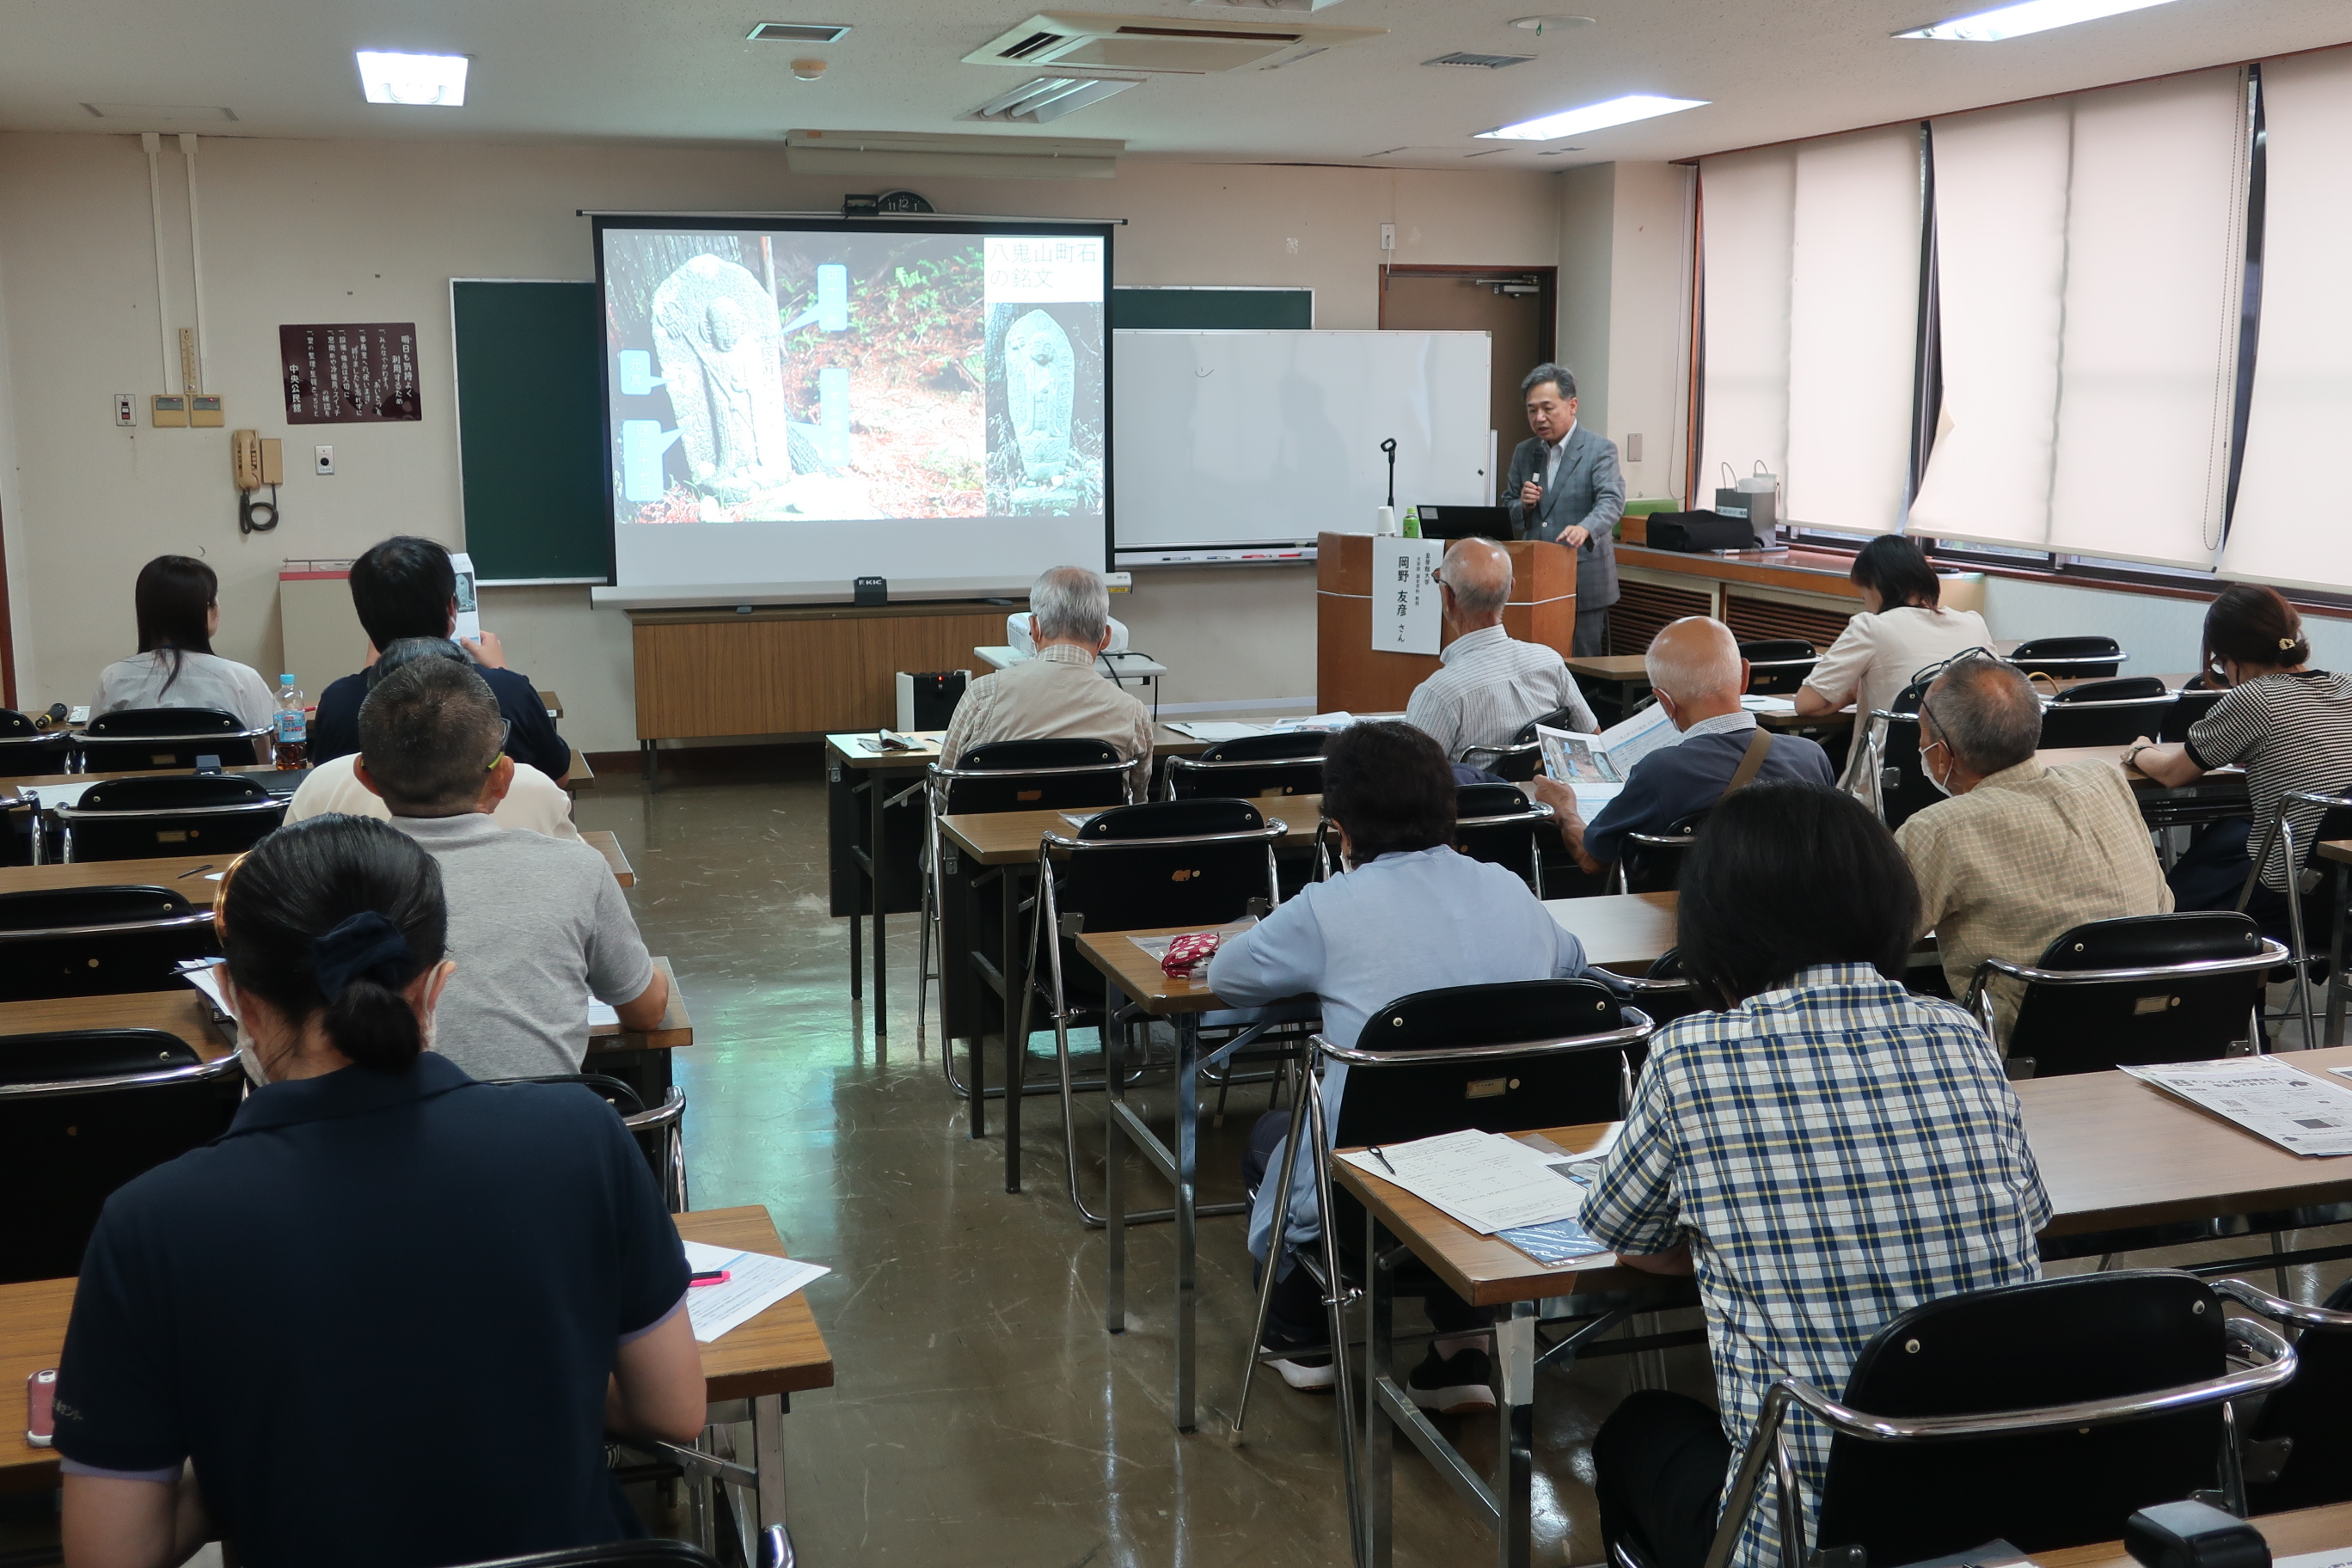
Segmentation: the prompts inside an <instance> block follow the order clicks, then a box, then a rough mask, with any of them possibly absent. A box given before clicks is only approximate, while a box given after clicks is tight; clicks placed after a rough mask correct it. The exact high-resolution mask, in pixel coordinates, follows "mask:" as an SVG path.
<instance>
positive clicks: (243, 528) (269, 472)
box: [228, 430, 286, 533]
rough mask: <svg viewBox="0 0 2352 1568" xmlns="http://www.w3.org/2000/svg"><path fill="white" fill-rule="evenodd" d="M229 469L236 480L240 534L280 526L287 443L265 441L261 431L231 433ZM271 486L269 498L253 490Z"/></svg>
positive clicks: (265, 531) (237, 521)
mask: <svg viewBox="0 0 2352 1568" xmlns="http://www.w3.org/2000/svg"><path fill="white" fill-rule="evenodd" d="M228 446H229V468H230V471H231V473H232V474H233V475H234V476H235V478H236V490H237V500H236V528H237V531H238V532H239V533H267V532H268V531H270V530H271V529H273V528H276V527H277V526H278V486H279V485H281V484H284V483H285V482H286V444H285V443H284V442H283V441H278V440H264V439H263V438H262V437H261V434H260V432H258V431H255V430H236V431H232V432H230V434H229V438H228ZM264 485H267V486H268V487H269V499H268V500H254V499H253V492H254V491H256V490H257V489H261V488H262V487H263V486H264Z"/></svg>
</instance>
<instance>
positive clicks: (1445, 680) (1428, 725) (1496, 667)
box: [1404, 539, 1600, 762]
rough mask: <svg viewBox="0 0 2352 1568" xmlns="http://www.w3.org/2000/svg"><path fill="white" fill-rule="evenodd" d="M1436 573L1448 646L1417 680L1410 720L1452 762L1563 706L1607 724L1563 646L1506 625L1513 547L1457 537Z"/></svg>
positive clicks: (1507, 739)
mask: <svg viewBox="0 0 2352 1568" xmlns="http://www.w3.org/2000/svg"><path fill="white" fill-rule="evenodd" d="M1437 581H1438V594H1439V596H1440V598H1441V600H1442V601H1443V605H1444V617H1445V637H1446V643H1445V651H1444V653H1441V654H1439V655H1438V656H1437V662H1438V664H1439V667H1440V668H1438V670H1437V671H1436V673H1435V674H1433V675H1432V676H1431V677H1430V678H1429V679H1427V680H1424V681H1423V682H1422V683H1421V684H1420V685H1419V686H1416V687H1414V688H1413V691H1412V698H1411V699H1410V700H1408V701H1407V702H1406V703H1405V710H1404V721H1405V722H1406V723H1408V724H1410V725H1412V727H1413V728H1414V729H1416V730H1419V731H1422V732H1423V733H1424V734H1426V735H1428V736H1429V737H1430V738H1431V739H1433V740H1434V741H1435V742H1437V743H1438V745H1439V747H1440V748H1442V749H1443V750H1444V752H1445V756H1446V760H1447V761H1448V762H1459V761H1461V760H1462V753H1463V752H1464V751H1465V749H1467V748H1469V747H1472V746H1507V745H1509V744H1510V743H1511V742H1512V741H1513V739H1514V738H1515V737H1517V734H1518V732H1519V731H1520V729H1521V728H1522V727H1524V726H1525V725H1526V724H1527V722H1528V720H1530V719H1540V718H1542V717H1543V716H1544V715H1545V714H1547V713H1550V712H1552V711H1554V710H1559V709H1562V708H1564V709H1566V710H1568V723H1567V726H1566V727H1567V728H1569V729H1570V730H1580V731H1588V732H1589V731H1597V730H1598V729H1599V728H1600V725H1598V724H1596V723H1595V722H1593V719H1592V710H1591V709H1590V708H1588V707H1586V706H1585V702H1584V694H1583V693H1582V692H1580V691H1579V690H1578V689H1576V679H1575V678H1574V677H1573V676H1571V675H1570V674H1569V673H1568V665H1567V662H1566V661H1565V660H1563V659H1562V658H1560V657H1559V650H1558V649H1557V648H1549V647H1544V646H1543V645H1542V644H1540V643H1525V642H1517V641H1514V640H1513V639H1512V637H1510V635H1509V634H1508V633H1507V632H1505V631H1504V630H1503V605H1504V604H1505V603H1506V602H1507V601H1508V600H1509V598H1510V596H1511V556H1510V552H1508V551H1507V550H1505V549H1504V548H1503V547H1502V546H1501V545H1499V544H1497V543H1496V542H1494V541H1493V540H1491V539H1463V540H1457V541H1455V542H1454V547H1453V548H1452V549H1451V550H1448V551H1447V552H1445V564H1444V566H1442V567H1440V568H1439V569H1438V573H1437Z"/></svg>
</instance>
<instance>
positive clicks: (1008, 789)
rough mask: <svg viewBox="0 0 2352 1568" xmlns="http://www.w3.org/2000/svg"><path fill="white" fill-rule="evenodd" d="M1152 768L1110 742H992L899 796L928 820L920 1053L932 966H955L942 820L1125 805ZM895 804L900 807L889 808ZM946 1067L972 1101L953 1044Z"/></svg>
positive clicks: (918, 986)
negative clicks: (943, 904) (944, 908)
mask: <svg viewBox="0 0 2352 1568" xmlns="http://www.w3.org/2000/svg"><path fill="white" fill-rule="evenodd" d="M1149 765H1150V758H1149V757H1122V756H1120V755H1119V754H1118V747H1116V746H1114V745H1112V744H1111V743H1110V742H1108V741H1091V740H1079V739H1066V740H1043V741H991V742H986V743H984V744H982V745H978V746H972V747H970V748H968V749H966V750H965V752H963V754H962V755H961V756H959V757H958V758H956V763H955V766H953V767H951V768H943V767H941V766H940V764H938V763H932V764H931V765H930V766H929V767H928V768H926V769H925V770H924V777H923V782H922V784H919V785H915V786H911V787H909V788H908V789H907V790H906V791H904V792H902V793H901V795H899V796H898V797H897V798H898V799H900V800H903V799H905V798H906V797H907V796H908V795H915V794H916V793H917V792H918V791H919V792H920V793H921V795H922V797H923V801H924V804H925V806H926V807H927V809H926V810H925V812H924V817H923V907H922V911H921V914H920V917H919V921H918V923H917V928H916V930H917V937H916V956H915V1045H916V1047H917V1049H920V1048H921V1047H922V1044H923V1040H924V1037H925V1035H926V1034H927V1032H928V1029H929V1018H930V1014H929V1005H930V986H931V983H932V982H933V981H934V980H938V979H940V976H939V975H938V974H936V973H933V971H932V969H931V955H932V953H933V952H938V953H939V956H940V963H948V962H949V959H948V955H947V953H946V952H945V950H944V945H943V942H942V938H941V931H940V891H941V889H940V865H941V860H940V853H941V847H940V817H942V816H949V815H951V814H966V813H970V814H981V813H987V812H998V811H1053V810H1060V809H1066V808H1068V807H1072V806H1076V807H1077V808H1079V809H1081V810H1083V809H1085V808H1087V807H1089V806H1108V805H1126V804H1127V803H1128V802H1129V801H1131V800H1136V799H1139V798H1140V794H1141V792H1140V791H1139V789H1138V787H1137V782H1136V773H1137V771H1138V770H1139V769H1142V768H1146V767H1148V766H1149ZM889 804H893V803H891V802H886V803H885V805H889ZM1009 869H1010V868H998V869H996V870H994V871H991V872H987V873H983V875H985V876H992V877H993V876H1003V875H1006V874H1007V873H1008V871H1009ZM940 1068H941V1069H942V1070H944V1071H945V1073H946V1074H947V1080H948V1087H949V1088H950V1089H952V1090H954V1091H955V1094H956V1097H957V1098H958V1099H960V1100H969V1099H971V1088H970V1087H969V1086H968V1085H966V1084H965V1083H964V1082H963V1081H962V1080H961V1079H958V1078H957V1077H956V1075H955V1051H954V1048H953V1047H952V1046H943V1047H941V1049H940ZM988 1092H990V1093H991V1094H993V1093H994V1092H996V1091H993V1090H990V1091H988Z"/></svg>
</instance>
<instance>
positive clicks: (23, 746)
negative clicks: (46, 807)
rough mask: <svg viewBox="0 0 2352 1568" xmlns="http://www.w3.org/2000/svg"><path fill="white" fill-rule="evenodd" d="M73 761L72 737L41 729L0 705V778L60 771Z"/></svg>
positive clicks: (63, 733) (12, 710)
mask: <svg viewBox="0 0 2352 1568" xmlns="http://www.w3.org/2000/svg"><path fill="white" fill-rule="evenodd" d="M72 765H73V737H72V736H71V735H69V734H68V733H66V731H63V730H44V729H42V728H41V727H40V726H39V725H38V724H37V723H35V722H34V721H33V720H32V719H31V717H30V716H28V715H26V714H23V713H19V712H17V711H16V710H15V709H14V708H0V778H6V779H22V778H32V777H35V776H37V775H39V774H42V773H65V772H67V771H68V769H70V768H71V767H72Z"/></svg>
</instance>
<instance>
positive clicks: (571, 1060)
mask: <svg viewBox="0 0 2352 1568" xmlns="http://www.w3.org/2000/svg"><path fill="white" fill-rule="evenodd" d="M359 730H360V763H359V769H358V773H359V779H360V782H361V783H362V784H365V785H367V787H368V788H370V789H372V790H373V791H374V792H375V793H376V794H377V795H382V796H383V803H384V805H387V806H389V807H390V808H391V810H392V825H393V826H394V827H397V828H399V829H400V830H401V831H402V832H404V833H405V834H407V835H408V836H409V837H412V838H414V839H415V840H416V841H417V842H418V843H419V844H422V845H423V846H425V848H426V849H427V850H428V851H430V852H431V854H432V856H433V858H434V859H435V860H436V861H438V862H439V863H440V867H441V882H442V887H443V889H444V890H445V891H446V895H447V898H448V903H449V956H450V957H451V958H453V959H455V960H457V973H454V974H452V975H451V976H450V977H449V984H448V988H447V989H446V991H444V992H443V993H442V994H441V1005H440V1010H439V1012H438V1013H437V1014H436V1016H435V1027H434V1031H433V1049H435V1050H436V1051H437V1052H439V1053H440V1054H441V1055H443V1056H445V1057H447V1058H449V1059H450V1060H451V1061H454V1062H456V1063H457V1065H458V1066H459V1067H461V1068H464V1069H465V1070H466V1071H467V1072H468V1073H470V1074H472V1075H473V1076H474V1077H475V1078H478V1079H492V1078H530V1077H539V1076H542V1075H545V1074H549V1073H569V1072H578V1071H579V1070H580V1063H581V1058H583V1057H584V1056H585V1055H586V1054H587V1050H588V1003H589V999H590V998H591V997H594V998H595V999H597V1000H599V1001H603V1002H607V1003H610V1004H611V1005H612V1006H613V1007H614V1011H616V1012H617V1013H619V1014H620V1016H621V1023H622V1025H623V1026H624V1027H626V1028H631V1029H649V1028H652V1027H653V1026H656V1024H658V1023H660V1022H661V1017H662V1014H663V1012H664V1010H665V1009H666V1008H667V1006H668V1005H669V983H668V980H667V978H666V977H665V976H664V975H663V974H662V973H661V972H660V971H659V970H658V969H656V968H655V967H654V961H653V958H652V956H651V955H650V954H649V953H647V952H646V944H645V942H644V940H643V939H642V938H641V937H639V936H638V935H637V922H636V921H635V920H634V919H632V918H631V917H630V914H629V906H628V903H627V901H626V900H624V899H623V898H622V897H621V888H620V884H619V883H617V882H616V881H614V879H613V872H612V869H611V868H609V867H608V866H606V865H605V864H604V857H603V856H602V855H600V854H598V853H597V852H596V851H595V850H594V849H593V848H591V847H588V846H587V845H585V844H581V843H576V842H572V841H569V840H565V839H560V838H550V837H546V836H545V835H543V834H538V833H529V832H522V831H519V830H516V829H511V828H505V827H500V826H499V825H498V824H497V823H496V822H494V821H492V820H491V818H490V815H489V814H490V813H491V812H492V811H494V810H496V809H497V808H498V804H499V801H500V800H502V799H503V798H505V795H506V793H507V789H508V787H509V785H510V784H512V783H513V782H514V764H513V763H511V762H509V761H508V759H507V758H506V756H505V755H504V754H503V752H501V750H500V745H501V742H502V740H503V737H504V731H505V723H504V721H502V720H501V719H500V718H499V701H498V699H497V698H496V697H495V696H493V695H492V694H491V692H490V689H489V687H488V685H487V684H485V683H484V681H483V679H482V678H481V677H480V676H478V675H477V674H475V673H474V672H473V671H472V670H471V669H469V668H467V667H466V666H464V665H462V664H457V663H455V662H452V661H449V660H446V659H426V660H424V661H423V662H421V663H416V664H412V665H408V666H405V667H404V668H400V669H397V670H395V671H394V672H393V673H392V674H390V675H388V676H386V677H384V678H383V680H382V681H380V682H379V683H378V684H377V685H376V688H375V689H374V690H373V691H371V692H369V693H368V697H367V700H366V701H365V702H364V703H362V705H361V707H360V716H359Z"/></svg>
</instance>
